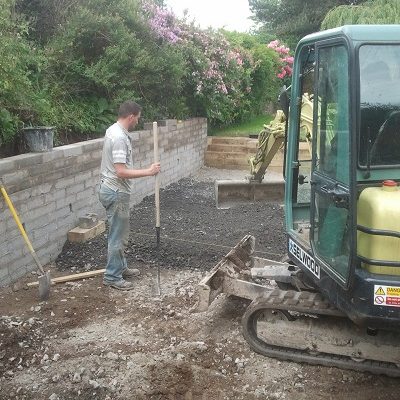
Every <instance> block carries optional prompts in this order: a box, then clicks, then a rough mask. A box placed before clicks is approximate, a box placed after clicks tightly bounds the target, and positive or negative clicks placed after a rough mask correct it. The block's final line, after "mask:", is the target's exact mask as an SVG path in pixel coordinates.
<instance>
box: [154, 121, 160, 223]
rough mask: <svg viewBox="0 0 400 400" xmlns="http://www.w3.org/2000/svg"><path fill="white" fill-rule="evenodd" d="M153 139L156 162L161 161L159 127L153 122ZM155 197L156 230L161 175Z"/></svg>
mask: <svg viewBox="0 0 400 400" xmlns="http://www.w3.org/2000/svg"><path fill="white" fill-rule="evenodd" d="M153 138H154V162H155V163H157V162H159V161H160V159H159V155H158V126H157V122H153ZM154 197H155V203H156V228H159V227H160V174H157V175H156V183H155V190H154Z"/></svg>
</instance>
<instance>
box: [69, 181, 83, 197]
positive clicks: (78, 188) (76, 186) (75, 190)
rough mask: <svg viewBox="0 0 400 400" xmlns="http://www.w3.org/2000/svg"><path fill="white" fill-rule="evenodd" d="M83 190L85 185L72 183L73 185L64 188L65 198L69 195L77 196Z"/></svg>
mask: <svg viewBox="0 0 400 400" xmlns="http://www.w3.org/2000/svg"><path fill="white" fill-rule="evenodd" d="M84 189H85V185H84V184H83V183H74V184H71V185H69V186H68V187H67V188H66V190H65V193H66V195H67V196H70V195H74V194H77V193H79V192H81V191H82V190H84Z"/></svg>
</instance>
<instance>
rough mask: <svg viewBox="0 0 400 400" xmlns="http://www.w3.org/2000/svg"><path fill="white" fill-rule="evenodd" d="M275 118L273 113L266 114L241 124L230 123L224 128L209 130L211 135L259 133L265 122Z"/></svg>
mask: <svg viewBox="0 0 400 400" xmlns="http://www.w3.org/2000/svg"><path fill="white" fill-rule="evenodd" d="M273 118H274V116H273V115H269V114H265V115H260V116H258V117H254V118H253V119H251V120H250V121H246V122H243V123H241V124H235V125H230V126H227V127H224V128H212V129H210V131H209V132H208V135H209V136H246V137H248V136H249V134H258V133H259V132H260V131H261V130H262V128H263V125H264V124H268V123H269V122H270V121H271V120H272V119H273Z"/></svg>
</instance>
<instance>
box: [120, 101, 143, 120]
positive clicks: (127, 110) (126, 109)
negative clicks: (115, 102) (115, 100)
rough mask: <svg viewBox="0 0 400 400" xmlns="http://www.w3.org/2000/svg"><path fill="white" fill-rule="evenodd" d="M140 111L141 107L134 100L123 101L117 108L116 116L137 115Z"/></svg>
mask: <svg viewBox="0 0 400 400" xmlns="http://www.w3.org/2000/svg"><path fill="white" fill-rule="evenodd" d="M140 111H142V107H140V106H139V104H137V103H135V102H134V101H130V100H128V101H124V102H123V103H122V104H121V105H120V106H119V110H118V118H126V117H128V116H129V115H131V114H133V115H138V114H139V113H140Z"/></svg>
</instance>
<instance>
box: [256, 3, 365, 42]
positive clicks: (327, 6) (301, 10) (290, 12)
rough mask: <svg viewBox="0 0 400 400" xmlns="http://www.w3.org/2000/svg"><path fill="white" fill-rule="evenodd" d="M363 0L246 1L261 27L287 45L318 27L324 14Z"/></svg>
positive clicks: (316, 29)
mask: <svg viewBox="0 0 400 400" xmlns="http://www.w3.org/2000/svg"><path fill="white" fill-rule="evenodd" d="M364 1H366V0H324V1H321V0H249V6H250V10H251V12H252V13H253V17H252V18H253V20H254V21H256V22H259V23H260V24H261V30H262V31H263V32H264V34H265V32H268V33H272V34H274V36H275V37H278V38H280V39H283V40H284V41H285V42H286V43H287V44H288V45H289V46H290V47H295V45H296V44H297V42H298V41H299V40H300V39H301V38H302V37H303V36H305V35H307V34H309V33H312V32H316V31H318V30H319V29H320V26H321V22H322V20H323V19H324V17H325V15H326V14H327V13H328V12H329V10H331V9H332V8H335V7H337V6H339V5H343V4H346V5H349V4H360V3H363V2H364Z"/></svg>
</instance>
